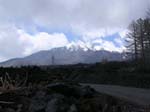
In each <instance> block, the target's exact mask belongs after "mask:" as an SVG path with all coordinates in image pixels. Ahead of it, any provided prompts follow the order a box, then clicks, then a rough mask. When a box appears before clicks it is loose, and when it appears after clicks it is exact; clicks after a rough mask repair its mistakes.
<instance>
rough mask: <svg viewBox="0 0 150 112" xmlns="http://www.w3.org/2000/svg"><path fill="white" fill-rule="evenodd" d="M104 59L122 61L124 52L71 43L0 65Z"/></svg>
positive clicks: (85, 61)
mask: <svg viewBox="0 0 150 112" xmlns="http://www.w3.org/2000/svg"><path fill="white" fill-rule="evenodd" d="M103 59H107V60H108V61H121V60H123V54H122V53H119V52H110V51H106V50H103V49H101V50H96V49H95V46H94V47H93V46H87V45H85V44H81V43H80V44H79V45H76V44H74V43H71V44H69V45H67V46H65V47H59V48H53V49H51V50H45V51H40V52H37V53H34V54H32V55H30V56H27V57H24V58H16V59H11V60H8V61H5V62H2V63H0V66H4V67H8V66H27V65H64V64H77V63H96V62H101V61H102V60H103Z"/></svg>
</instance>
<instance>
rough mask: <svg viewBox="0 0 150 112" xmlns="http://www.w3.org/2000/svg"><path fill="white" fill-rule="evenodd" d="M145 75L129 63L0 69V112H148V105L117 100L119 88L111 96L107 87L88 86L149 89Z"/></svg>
mask: <svg viewBox="0 0 150 112" xmlns="http://www.w3.org/2000/svg"><path fill="white" fill-rule="evenodd" d="M149 74H150V70H149V69H148V68H146V67H138V66H136V65H135V64H134V63H129V62H128V63H127V62H109V63H97V64H92V65H87V64H77V65H65V66H41V67H37V66H28V67H18V68H13V67H9V68H0V112H150V108H149V107H150V106H149V105H146V106H144V105H140V103H135V102H132V101H133V100H127V99H126V98H123V97H118V96H119V95H120V96H121V93H120V94H119V93H118V92H119V91H122V90H121V89H119V90H117V89H116V90H114V89H113V91H112V92H114V94H116V93H117V94H118V95H117V96H115V95H114V94H108V93H107V91H109V90H110V89H111V88H109V89H108V88H104V89H103V86H101V88H102V89H101V90H99V86H98V89H97V87H96V86H92V83H97V84H105V85H121V86H132V87H138V88H145V89H149V88H150V75H149ZM85 83H90V84H91V87H93V88H95V89H96V90H98V92H99V93H98V92H97V91H96V90H94V89H93V88H91V87H89V86H87V85H86V84H85ZM83 85H84V86H83ZM107 87H109V86H107ZM122 89H123V88H122ZM104 90H105V91H104ZM127 90H130V89H127ZM130 92H131V91H129V92H124V94H126V93H130ZM135 92H136V91H135ZM133 94H134V93H132V95H133ZM135 94H136V93H135ZM129 95H130V94H129ZM135 98H136V97H135Z"/></svg>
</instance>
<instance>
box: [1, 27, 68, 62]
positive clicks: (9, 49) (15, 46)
mask: <svg viewBox="0 0 150 112" xmlns="http://www.w3.org/2000/svg"><path fill="white" fill-rule="evenodd" d="M66 44H68V40H67V37H66V36H65V35H64V34H63V33H53V34H48V33H46V32H39V33H37V34H35V35H31V34H28V33H26V32H25V31H23V30H21V29H17V28H16V27H15V26H14V27H11V26H7V27H3V28H2V27H1V28H0V45H1V46H0V51H1V53H0V61H4V60H6V59H9V58H15V57H23V56H26V55H29V54H31V53H34V52H37V51H39V50H48V49H51V48H54V47H62V46H65V45H66Z"/></svg>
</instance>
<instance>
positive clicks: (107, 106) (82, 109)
mask: <svg viewBox="0 0 150 112" xmlns="http://www.w3.org/2000/svg"><path fill="white" fill-rule="evenodd" d="M149 111H150V110H149V108H147V107H143V106H139V105H135V104H134V103H130V102H126V101H124V100H123V99H119V98H116V97H112V96H109V95H106V94H100V93H98V92H96V91H95V90H94V89H92V88H90V87H89V86H81V85H78V84H71V83H58V82H57V83H52V84H49V85H47V86H46V85H45V86H41V85H38V86H37V85H36V86H34V87H33V86H32V87H31V86H30V87H28V88H20V89H16V90H11V91H7V92H6V91H5V92H2V93H1V94H0V112H149Z"/></svg>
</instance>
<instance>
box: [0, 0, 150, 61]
mask: <svg viewBox="0 0 150 112" xmlns="http://www.w3.org/2000/svg"><path fill="white" fill-rule="evenodd" d="M148 7H150V0H0V62H1V61H5V60H8V59H11V58H16V57H24V56H27V55H30V54H32V53H35V52H38V51H40V50H49V49H52V48H56V47H63V46H66V45H70V44H72V43H75V44H77V45H78V44H84V45H86V46H88V47H91V46H92V45H95V49H97V50H100V49H106V50H109V51H118V52H122V51H124V50H125V44H124V39H125V37H126V34H127V32H128V29H127V28H128V25H129V24H130V23H131V22H132V21H133V20H136V19H138V18H144V17H145V15H146V11H147V10H148Z"/></svg>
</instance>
